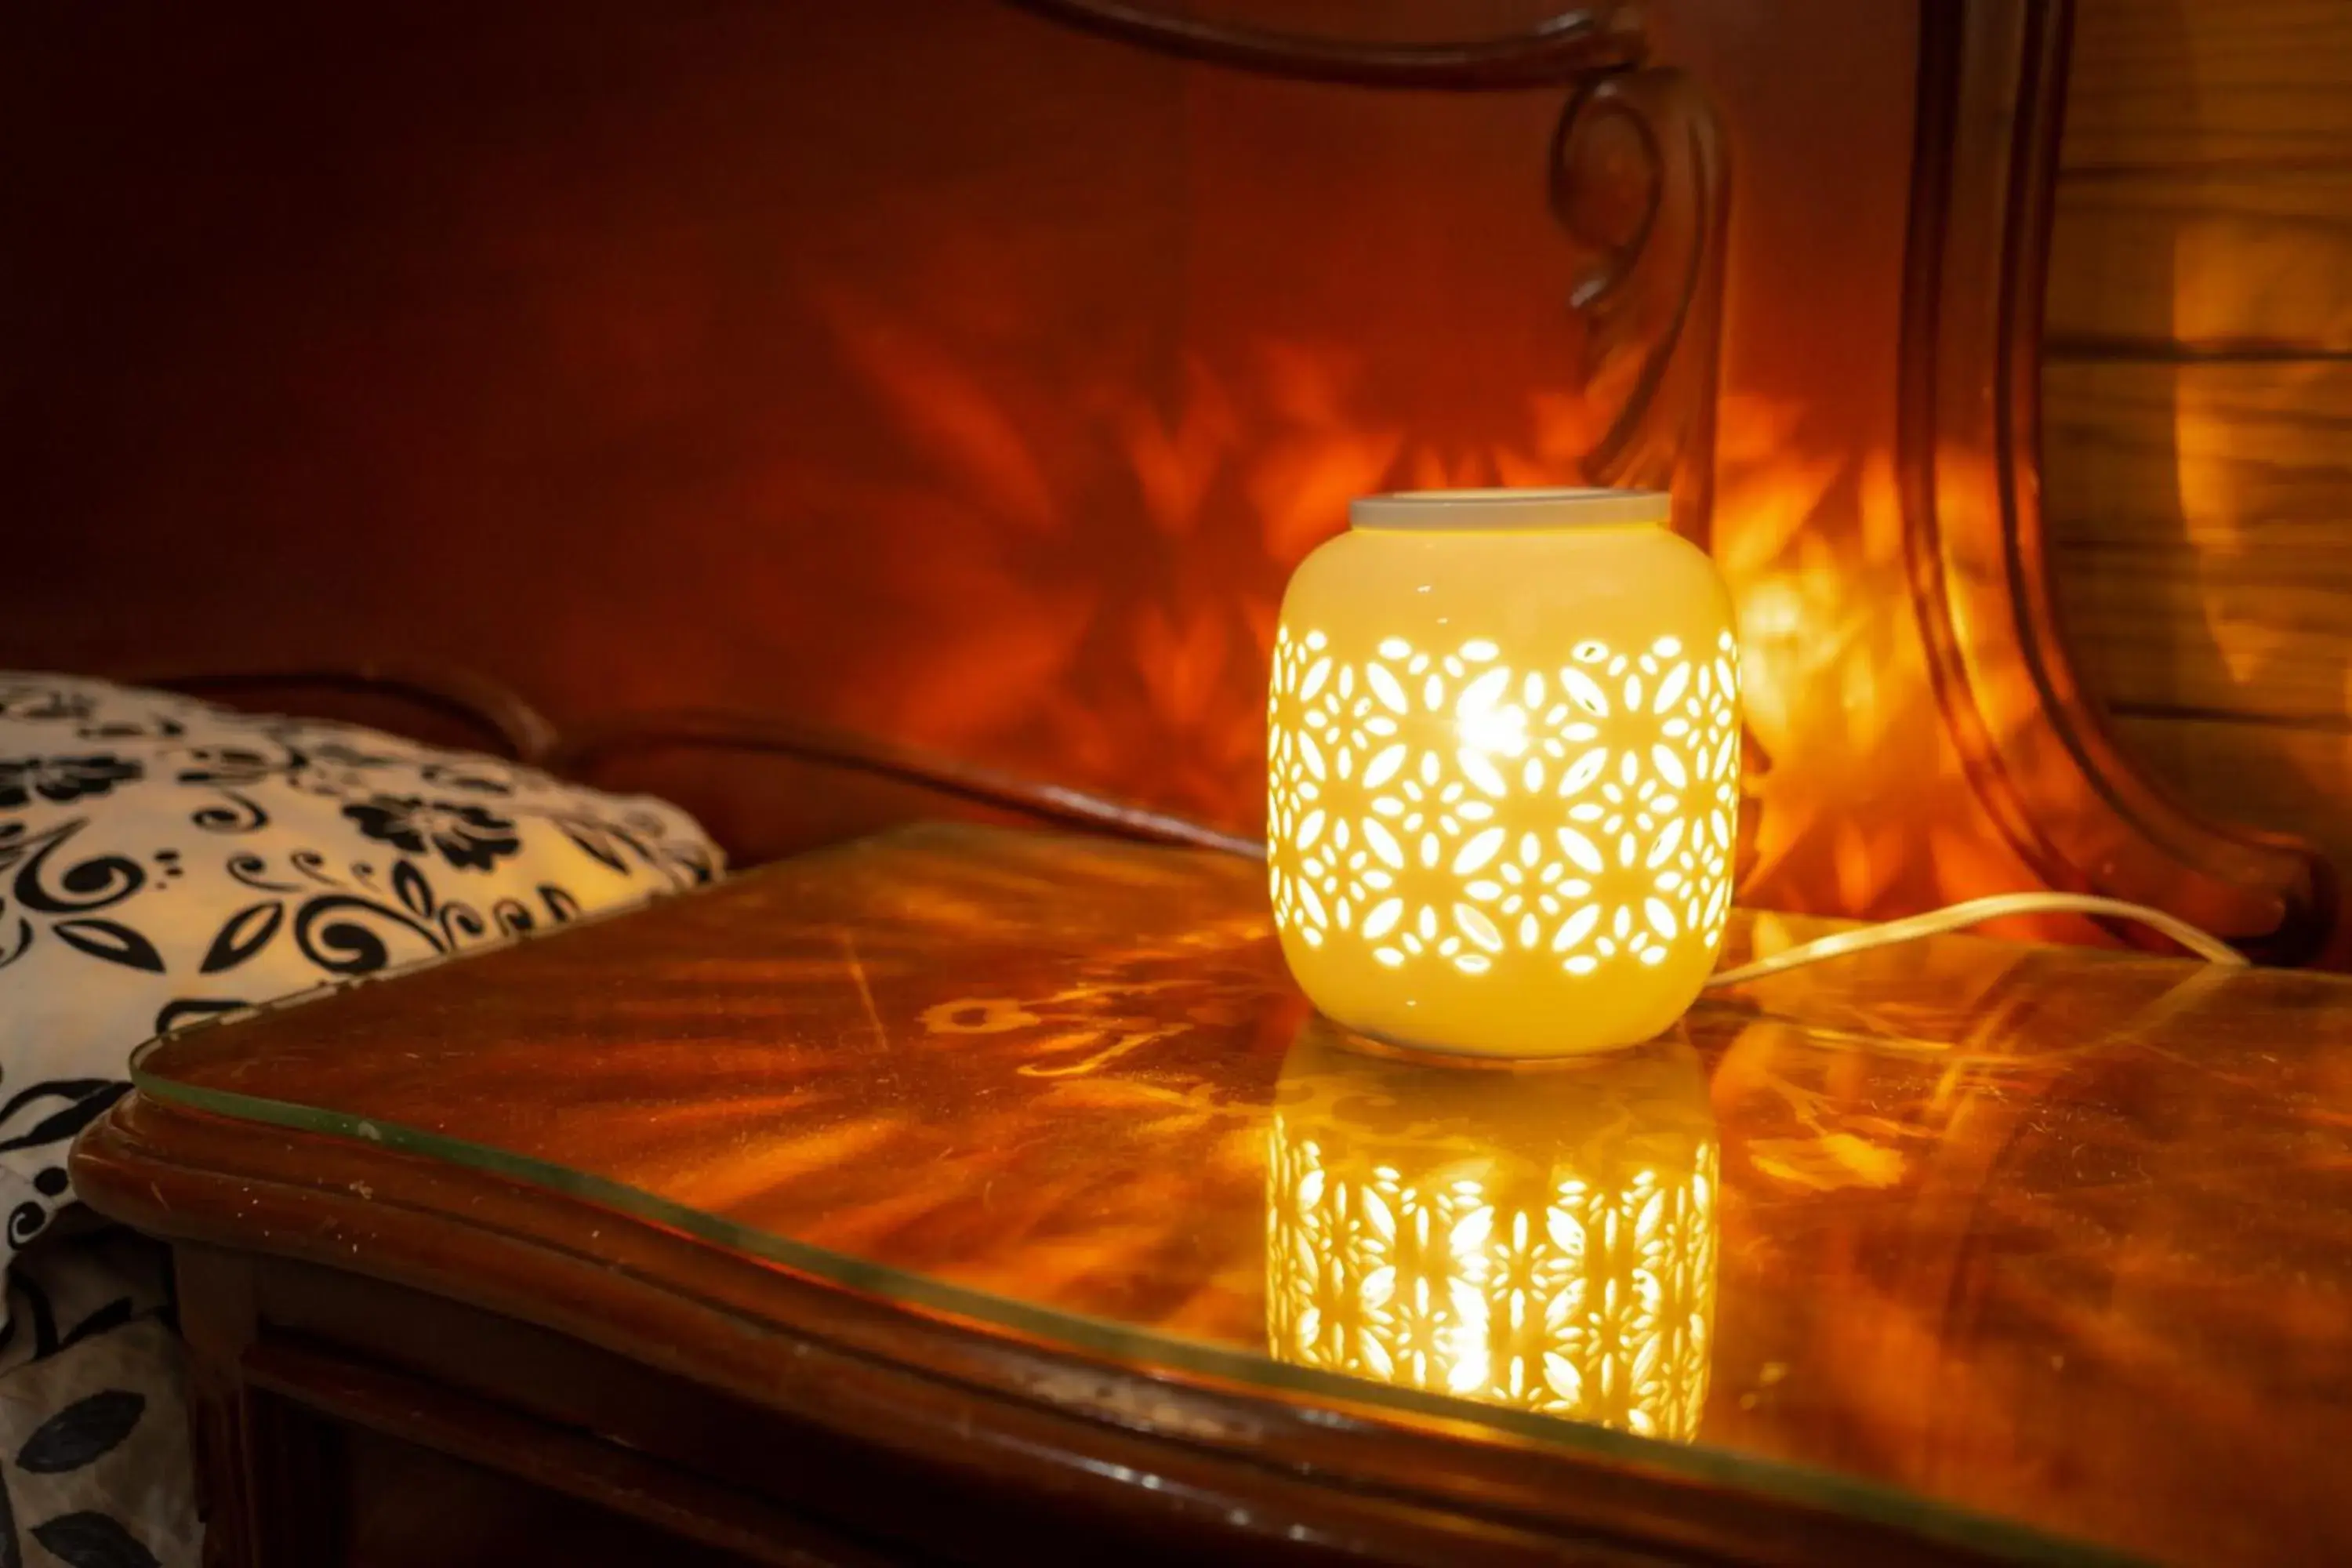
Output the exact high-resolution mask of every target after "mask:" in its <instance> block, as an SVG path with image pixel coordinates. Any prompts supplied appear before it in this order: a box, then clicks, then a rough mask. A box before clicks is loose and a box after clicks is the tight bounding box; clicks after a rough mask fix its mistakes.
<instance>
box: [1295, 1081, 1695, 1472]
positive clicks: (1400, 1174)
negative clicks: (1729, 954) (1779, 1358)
mask: <svg viewBox="0 0 2352 1568" xmlns="http://www.w3.org/2000/svg"><path fill="white" fill-rule="evenodd" d="M1487 1163H1492V1162H1487ZM1715 1169H1716V1159H1715V1151H1714V1147H1713V1145H1712V1144H1710V1143H1702V1144H1700V1145H1698V1146H1697V1148H1696V1152H1695V1154H1694V1155H1693V1157H1692V1160H1691V1163H1690V1164H1689V1165H1688V1166H1687V1167H1686V1168H1682V1169H1675V1170H1653V1169H1648V1168H1643V1169H1640V1170H1636V1171H1633V1172H1631V1173H1626V1174H1625V1175H1624V1177H1623V1179H1622V1181H1616V1182H1598V1181H1595V1180H1591V1179H1588V1178H1587V1177H1586V1176H1585V1175H1584V1174H1582V1173H1579V1172H1577V1171H1575V1170H1572V1169H1567V1168H1557V1169H1554V1170H1553V1171H1551V1172H1550V1173H1549V1178H1548V1180H1547V1181H1546V1182H1544V1183H1543V1184H1541V1185H1540V1186H1535V1187H1533V1189H1532V1190H1530V1184H1524V1183H1512V1184H1508V1190H1506V1191H1496V1190H1493V1187H1492V1183H1491V1181H1490V1180H1488V1179H1484V1178H1482V1176H1481V1174H1480V1173H1479V1163H1478V1162H1475V1161H1473V1162H1467V1163H1456V1164H1447V1165H1439V1166H1436V1167H1434V1168H1432V1169H1428V1170H1415V1169H1413V1168H1412V1162H1411V1161H1410V1160H1403V1161H1399V1160H1396V1159H1389V1158H1382V1159H1373V1158H1369V1157H1364V1156H1362V1155H1361V1154H1359V1155H1357V1156H1353V1157H1341V1158H1339V1159H1337V1160H1336V1161H1335V1160H1333V1159H1331V1158H1328V1157H1327V1152H1326V1151H1325V1150H1324V1148H1323V1147H1322V1146H1321V1145H1320V1143H1319V1142H1318V1141H1317V1140H1316V1139H1314V1138H1312V1137H1308V1136H1300V1135H1298V1134H1297V1132H1296V1131H1293V1130H1292V1129H1290V1128H1288V1127H1287V1126H1286V1123H1285V1121H1284V1120H1283V1119H1282V1118H1280V1117H1277V1118H1276V1121H1275V1124H1274V1132H1273V1151H1272V1169H1271V1172H1270V1186H1269V1190H1270V1192H1271V1194H1273V1198H1272V1207H1271V1209H1270V1211H1269V1213H1268V1215H1267V1229H1266V1266H1267V1275H1268V1289H1267V1319H1268V1322H1267V1328H1268V1332H1269V1336H1270V1338H1271V1340H1272V1342H1273V1348H1274V1352H1275V1354H1276V1355H1277V1356H1279V1357H1281V1358H1282V1359H1283V1360H1285V1361H1290V1362H1296V1363H1299V1364H1301V1365H1305V1366H1314V1367H1321V1368H1324V1369H1327V1370H1328V1371H1332V1372H1341V1373H1349V1374H1351V1375H1353V1376H1357V1377H1366V1378H1371V1379H1375V1380H1377V1381H1379V1382H1382V1383H1388V1384H1399V1385H1402V1386H1404V1387H1408V1388H1420V1389H1426V1390H1428V1391H1430V1392H1432V1393H1442V1394H1456V1395H1459V1396H1462V1397H1464V1398H1469V1399H1478V1400H1484V1401H1486V1402H1488V1403H1492V1404H1497V1405H1510V1406H1513V1407H1515V1408H1517V1409H1521V1410H1531V1411H1537V1412H1539V1413H1542V1414H1545V1415H1564V1416H1570V1417H1574V1418H1576V1419H1579V1420H1586V1421H1597V1422H1601V1423H1602V1424H1604V1425H1606V1426H1615V1427H1619V1428H1621V1429H1622V1430H1626V1431H1632V1432H1638V1433H1641V1434H1643V1435H1644V1436H1663V1437H1685V1438H1686V1437H1689V1436H1692V1435H1693V1434H1695V1433H1696V1431H1697V1429H1698V1419H1699V1413H1700V1408H1701V1405H1702V1404H1703V1403H1704V1400H1705V1395H1706V1383H1707V1361H1708V1354H1709V1351H1708V1345H1709V1333H1708V1325H1709V1316H1710V1313H1711V1310H1712V1302H1713V1295H1714V1280H1715V1220H1714V1212H1713V1210H1714V1187H1715Z"/></svg>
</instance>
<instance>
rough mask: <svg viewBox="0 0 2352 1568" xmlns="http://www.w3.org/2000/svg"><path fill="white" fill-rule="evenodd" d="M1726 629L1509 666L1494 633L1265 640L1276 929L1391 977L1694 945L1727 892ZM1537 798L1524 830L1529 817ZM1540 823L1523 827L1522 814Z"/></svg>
mask: <svg viewBox="0 0 2352 1568" xmlns="http://www.w3.org/2000/svg"><path fill="white" fill-rule="evenodd" d="M1732 654H1733V645H1732V641H1731V638H1730V636H1729V634H1728V633H1726V634H1724V635H1723V636H1722V637H1720V638H1719V639H1718V642H1717V647H1715V648H1714V649H1713V650H1711V657H1710V655H1709V654H1699V655H1696V656H1694V655H1693V654H1692V653H1691V652H1690V651H1689V650H1687V649H1685V646H1684V645H1683V643H1682V641H1681V640H1680V639H1679V638H1677V637H1672V636H1667V637H1658V638H1656V639H1654V641H1653V642H1651V643H1650V645H1649V646H1648V647H1643V648H1640V649H1636V650H1631V651H1625V650H1620V649H1618V648H1615V647H1611V646H1610V645H1609V644H1607V643H1605V642H1602V641H1600V640H1598V639H1588V640H1587V641H1585V642H1582V643H1580V644H1578V645H1576V646H1575V647H1573V648H1571V649H1570V650H1569V658H1568V660H1567V661H1566V662H1565V663H1563V664H1561V665H1559V666H1558V667H1556V668H1537V669H1521V668H1515V667H1514V666H1513V665H1512V664H1511V663H1509V662H1508V661H1507V660H1506V659H1505V658H1503V657H1502V651H1501V649H1500V648H1499V647H1497V646H1496V644H1495V643H1494V642H1492V641H1491V640H1488V639H1486V638H1473V639H1470V640H1468V641H1466V642H1465V643H1464V644H1463V645H1462V646H1461V647H1459V648H1458V649H1456V650H1455V651H1454V652H1453V653H1450V654H1439V653H1433V652H1430V651H1428V650H1426V649H1423V648H1419V647H1414V646H1413V645H1412V643H1411V642H1410V641H1408V640H1407V639H1405V638H1402V637H1388V638H1385V639H1383V640H1382V641H1381V643H1380V644H1379V645H1378V647H1377V648H1376V649H1375V650H1374V652H1373V656H1372V657H1370V658H1365V659H1363V660H1362V661H1361V663H1360V664H1358V663H1353V662H1350V661H1349V659H1347V658H1345V657H1343V650H1340V649H1337V648H1334V647H1331V645H1330V642H1329V639H1328V637H1326V636H1325V635H1324V634H1323V633H1322V632H1320V631H1309V632H1307V634H1306V635H1305V636H1304V637H1293V636H1292V634H1290V632H1289V631H1288V630H1287V629H1285V630H1284V631H1283V632H1282V633H1280V634H1279V635H1278V636H1277V639H1276V673H1275V682H1274V690H1273V695H1272V700H1271V708H1270V717H1271V721H1272V730H1273V732H1272V735H1271V738H1270V741H1269V748H1270V750H1269V757H1270V760H1271V762H1272V764H1273V769H1272V773H1273V786H1272V790H1271V794H1270V797H1269V801H1268V814H1267V815H1268V836H1269V838H1270V841H1271V842H1270V845H1269V848H1270V855H1269V860H1270V862H1271V864H1272V872H1271V879H1272V883H1273V887H1274V890H1275V910H1276V921H1277V923H1278V924H1280V925H1282V927H1283V928H1284V929H1285V930H1287V931H1293V932H1295V933H1297V936H1298V937H1299V938H1300V939H1301V940H1303V941H1305V942H1307V944H1308V945H1309V946H1320V945H1322V943H1323V942H1325V941H1326V940H1328V937H1329V936H1330V935H1331V934H1332V933H1333V932H1335V931H1352V932H1353V933H1354V934H1355V935H1356V936H1357V937H1358V938H1359V939H1360V940H1362V941H1364V942H1367V943H1369V944H1370V946H1371V950H1372V955H1373V957H1374V958H1375V959H1377V960H1378V962H1380V963H1382V964H1384V965H1386V966H1388V967H1390V968H1398V967H1402V965H1404V964H1406V963H1412V962H1415V961H1419V960H1423V959H1435V960H1438V961H1441V962H1444V963H1448V964H1450V965H1451V966H1452V967H1454V969H1456V970H1458V971H1460V972H1461V973H1465V974H1472V975H1475V974H1483V973H1487V972H1489V971H1490V970H1491V969H1492V968H1493V967H1494V964H1495V963H1496V961H1497V960H1498V959H1499V958H1501V957H1503V956H1504V955H1505V954H1507V952H1512V951H1517V952H1526V953H1529V954H1540V955H1542V956H1544V957H1546V958H1547V959H1548V960H1549V962H1552V963H1558V964H1559V967H1560V968H1561V969H1562V970H1563V971H1565V972H1566V973H1569V974H1570V975H1578V976H1581V975H1587V974H1591V973H1595V972H1596V971H1598V970H1599V969H1600V968H1601V967H1602V965H1604V964H1606V963H1611V962H1612V961H1629V962H1633V963H1642V964H1647V965H1655V964H1659V963H1664V962H1665V960H1666V958H1667V957H1668V955H1669V954H1670V953H1671V952H1672V951H1673V949H1674V946H1675V944H1676V943H1677V942H1680V941H1681V940H1682V939H1683V937H1684V935H1685V932H1692V931H1696V932H1698V933H1700V934H1701V938H1702V940H1703V941H1704V942H1705V945H1706V948H1707V949H1708V950H1709V951H1712V950H1713V949H1714V947H1715V946H1716V945H1717V942H1718V941H1719V940H1720V929H1721V922H1722V919H1723V916H1724V914H1725V912H1726V911H1727V909H1728V907H1729V902H1730V864H1731V850H1732V834H1733V823H1734V821H1735V817H1736V812H1737V806H1738V705H1737V704H1738V685H1737V674H1736V670H1735V668H1734V666H1733V664H1732ZM1531 805H1532V806H1534V807H1535V818H1534V819H1531V818H1530V816H1529V808H1530V806H1531ZM1538 820H1539V824H1540V825H1539V826H1538Z"/></svg>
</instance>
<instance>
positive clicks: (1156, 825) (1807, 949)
mask: <svg viewBox="0 0 2352 1568" xmlns="http://www.w3.org/2000/svg"><path fill="white" fill-rule="evenodd" d="M1058 793H1060V794H1062V795H1064V796H1065V797H1073V796H1074V797H1076V801H1075V804H1076V805H1078V806H1079V807H1080V808H1081V809H1083V808H1085V807H1089V806H1093V807H1097V808H1101V810H1102V812H1103V814H1104V815H1108V810H1109V808H1108V803H1104V802H1097V801H1096V800H1094V799H1093V798H1092V797H1090V796H1087V795H1085V793H1084V792H1082V791H1063V792H1058ZM1128 826H1129V827H1130V828H1132V826H1134V825H1133V824H1132V823H1129V824H1128ZM1148 826H1149V827H1150V828H1152V829H1156V830H1157V833H1158V835H1159V836H1162V837H1168V838H1170V839H1172V840H1174V841H1175V842H1179V843H1187V844H1192V845H1195V846H1198V847H1202V848H1210V849H1219V850H1223V852H1224V853H1226V854H1229V855H1238V856H1241V857H1243V858H1249V859H1257V860H1263V859H1265V843H1264V841H1263V840H1259V839H1251V838H1241V837H1234V836H1233V835H1231V834H1226V833H1222V832H1219V831H1218V830H1217V829H1215V828H1213V827H1208V826H1202V825H1201V824H1199V823H1195V822H1188V821H1185V820H1184V819H1183V818H1181V817H1176V816H1165V815H1162V814H1157V813H1155V814H1151V820H1150V823H1149V824H1148ZM2004 915H2097V916H2102V917H2105V919H2108V920H2119V921H2137V922H2139V923H2140V924H2142V925H2145V926H2147V927H2150V928H2151V929H2153V930H2156V931H2161V932H2163V933H2164V934H2165V935H2166V936H2168V937H2170V938H2171V939H2172V940H2173V941H2175V942H2179V944H2180V945H2181V946H2183V947H2185V948H2187V949H2188V950H2189V952H2193V953H2195V954H2196V955H2197V956H2198V957H2200V958H2201V959H2203V960H2205V961H2206V962H2207V963H2215V964H2220V965H2221V966H2223V967H2225V968H2231V969H2242V968H2244V967H2246V958H2245V955H2244V954H2243V953H2241V952H2238V950H2237V949H2235V948H2233V947H2231V946H2230V945H2229V944H2228V943H2227V942H2223V941H2222V940H2221V938H2219V937H2217V936H2214V935H2213V934H2212V933H2211V932H2210V931H2200V930H2199V929H2198V928H2197V927H2195V926H2193V925H2190V924H2189V922H2188V921H2184V920H2182V919H2180V918H2179V916H2177V915H2168V914H2167V913H2165V912H2164V911H2163V910H2157V909H2150V908H2149V907H2148V906H2147V905H2146V904H2135V903H2130V902H2127V901H2126V900H2122V899H2103V898H2100V897H2098V896H2096V895H2095V894H2091V893H1995V894H1993V895H1991V896H1990V897H1989V898H1982V899H1970V900H1968V901H1967V902H1965V903H1958V904H1950V905H1948V906H1946V907H1945V908H1943V909H1940V910H1928V911H1927V912H1926V913H1925V914H1916V915H1909V916H1906V917H1905V918H1904V919H1902V920H1894V921H1882V922H1881V923H1879V924H1877V925H1869V926H1862V927H1859V928H1857V929H1855V930H1853V931H1838V932H1835V933H1834V934H1832V935H1830V936H1825V937H1821V938H1818V939H1816V940H1814V941H1812V942H1800V943H1798V944H1797V945H1796V946H1795V947H1792V948H1790V949H1788V950H1787V951H1785V952H1776V953H1774V954H1773V955H1772V956H1771V957H1769V958H1759V959H1757V960H1756V961H1754V962H1753V963H1743V964H1739V965H1738V966H1737V967H1736V968H1731V969H1720V970H1717V971H1716V973H1713V974H1711V975H1709V976H1708V977H1707V980H1706V986H1707V989H1709V990H1713V989H1715V988H1716V987H1717V986H1722V985H1738V984H1743V983H1745V982H1747V981H1750V980H1761V979H1762V978H1764V977H1765V976H1766V975H1768V974H1779V973H1781V972H1782V971H1784V970H1790V969H1801V968H1803V967H1805V966H1806V965H1807V964H1812V963H1822V962H1824V961H1825V960H1828V959H1832V958H1843V957H1845V956H1846V955H1848V954H1849V953H1856V952H1869V951H1870V950H1871V949H1873V948H1879V947H1894V946H1896V945H1897V944H1899V943H1902V942H1917V941H1919V940H1920V939H1921V938H1923V937H1930V936H1941V935H1942V934H1944V933H1945V932H1947V931H1960V930H1963V929H1965V928H1967V927H1969V926H1972V925H1979V924H1982V923H1983V922H1984V921H1990V920H1999V919H2000V918H2001V917H2002V916H2004Z"/></svg>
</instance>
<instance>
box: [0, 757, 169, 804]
mask: <svg viewBox="0 0 2352 1568" xmlns="http://www.w3.org/2000/svg"><path fill="white" fill-rule="evenodd" d="M145 772H146V770H145V769H144V768H143V767H142V766H141V765H140V764H139V763H135V762H131V761H130V760H129V759H127V758H123V757H113V756H104V755H100V756H91V757H16V758H8V759H0V811H6V810H13V809H15V808H16V807H18V806H24V805H31V804H32V802H33V797H34V796H35V795H38V796H40V797H41V798H42V799H43V800H46V801H51V802H54V803H56V804H58V805H64V804H65V803H66V802H67V801H69V800H79V799H81V798H82V797H83V796H85V795H104V794H106V793H107V792H108V791H110V790H111V789H113V788H114V786H115V785H116V784H129V783H131V781H133V780H135V779H138V778H140V777H142V776H143V775H144V773H145Z"/></svg>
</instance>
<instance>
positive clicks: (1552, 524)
mask: <svg viewBox="0 0 2352 1568" xmlns="http://www.w3.org/2000/svg"><path fill="white" fill-rule="evenodd" d="M1672 512H1673V498H1671V497H1670V496H1668V495H1667V494H1666V492H1665V491H1664V490H1622V489H1595V488H1559V489H1534V488H1530V489H1456V490H1394V491H1391V492H1390V493H1388V494H1386V495H1376V496H1359V497H1358V498H1357V499H1356V500H1353V501H1351V502H1349V506H1348V526H1349V527H1350V528H1360V529H1369V530H1376V531H1423V532H1427V531H1454V532H1472V531H1476V532H1512V533H1517V532H1526V531H1542V530H1553V529H1566V528H1590V527H1592V526H1595V525H1603V524H1623V523H1629V522H1654V523H1663V522H1665V521H1668V519H1669V518H1670V517H1671V515H1672Z"/></svg>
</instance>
